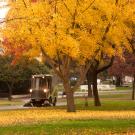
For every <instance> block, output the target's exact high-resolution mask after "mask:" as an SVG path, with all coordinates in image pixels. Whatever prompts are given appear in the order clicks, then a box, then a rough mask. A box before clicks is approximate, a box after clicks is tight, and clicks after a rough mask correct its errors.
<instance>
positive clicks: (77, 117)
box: [0, 99, 135, 135]
mask: <svg viewBox="0 0 135 135" xmlns="http://www.w3.org/2000/svg"><path fill="white" fill-rule="evenodd" d="M76 103H77V112H75V113H67V112H66V109H65V108H66V107H65V106H62V107H47V108H32V109H26V110H12V111H11V110H10V111H0V135H12V134H14V135H52V134H53V135H78V134H79V135H84V134H85V135H87V134H88V135H91V134H94V135H95V134H97V135H98V134H101V135H102V134H103V135H104V134H106V135H108V134H118V135H119V134H129V135H130V134H131V135H132V134H135V102H134V101H119V100H117V101H111V100H103V101H102V106H101V107H94V106H93V101H91V100H90V101H89V107H84V101H83V99H77V100H76ZM83 109H85V110H83Z"/></svg>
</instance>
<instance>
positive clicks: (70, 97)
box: [63, 81, 76, 112]
mask: <svg viewBox="0 0 135 135" xmlns="http://www.w3.org/2000/svg"><path fill="white" fill-rule="evenodd" d="M63 84H64V89H65V92H66V99H67V112H75V111H76V109H75V102H74V92H73V91H72V90H71V88H70V85H69V83H68V81H65V82H64V83H63Z"/></svg>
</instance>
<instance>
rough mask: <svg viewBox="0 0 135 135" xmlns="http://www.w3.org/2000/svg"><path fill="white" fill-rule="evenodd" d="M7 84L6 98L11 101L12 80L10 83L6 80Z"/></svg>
mask: <svg viewBox="0 0 135 135" xmlns="http://www.w3.org/2000/svg"><path fill="white" fill-rule="evenodd" d="M7 86H8V100H9V101H11V100H12V93H13V86H14V82H12V83H11V84H10V82H7Z"/></svg>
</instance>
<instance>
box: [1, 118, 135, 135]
mask: <svg viewBox="0 0 135 135" xmlns="http://www.w3.org/2000/svg"><path fill="white" fill-rule="evenodd" d="M107 132H108V133H112V134H114V133H115V134H116V133H117V134H120V133H126V132H132V133H135V121H134V120H111V121H110V120H84V121H82V120H66V121H59V122H52V123H51V122H50V123H40V124H32V125H17V126H8V127H0V134H1V135H12V134H14V135H62V134H65V135H72V134H73V135H74V134H76V135H78V134H79V135H84V134H85V135H91V134H105V133H107Z"/></svg>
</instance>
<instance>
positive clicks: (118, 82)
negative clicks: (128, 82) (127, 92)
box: [116, 77, 122, 87]
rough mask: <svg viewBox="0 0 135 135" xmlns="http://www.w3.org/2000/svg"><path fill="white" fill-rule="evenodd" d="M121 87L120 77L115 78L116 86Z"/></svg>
mask: <svg viewBox="0 0 135 135" xmlns="http://www.w3.org/2000/svg"><path fill="white" fill-rule="evenodd" d="M121 85H122V80H121V77H116V86H117V87H119V86H121Z"/></svg>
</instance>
